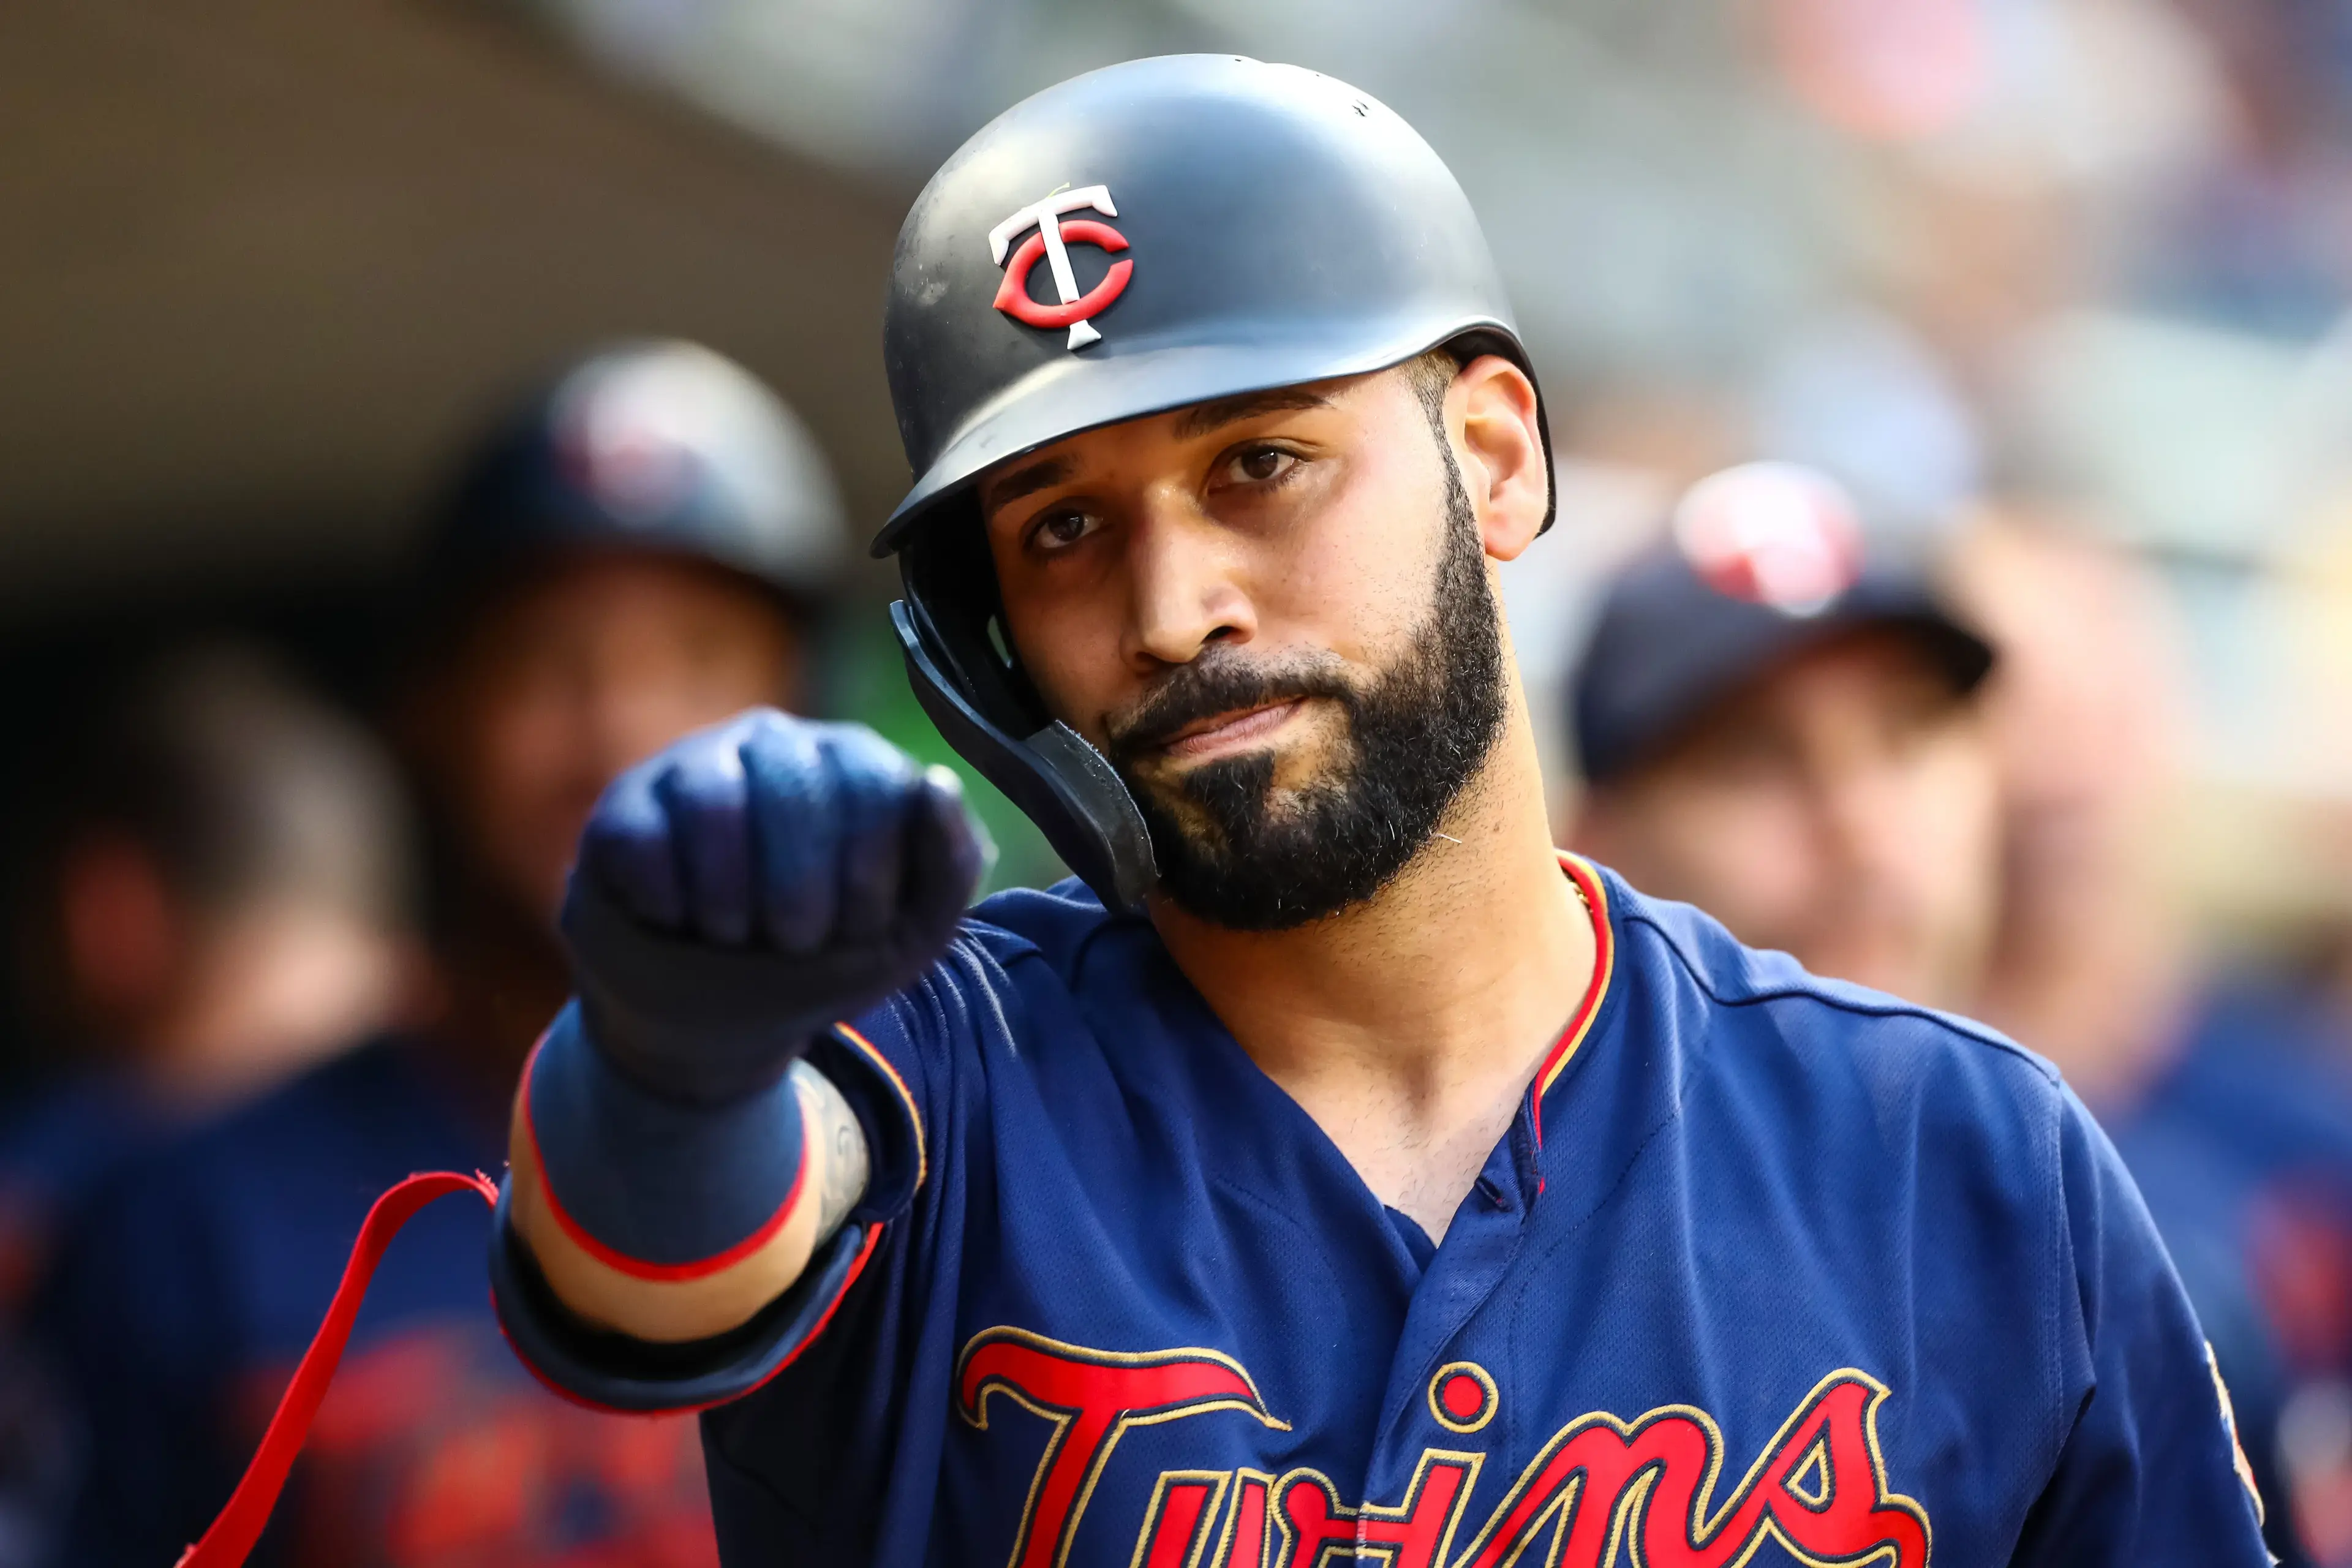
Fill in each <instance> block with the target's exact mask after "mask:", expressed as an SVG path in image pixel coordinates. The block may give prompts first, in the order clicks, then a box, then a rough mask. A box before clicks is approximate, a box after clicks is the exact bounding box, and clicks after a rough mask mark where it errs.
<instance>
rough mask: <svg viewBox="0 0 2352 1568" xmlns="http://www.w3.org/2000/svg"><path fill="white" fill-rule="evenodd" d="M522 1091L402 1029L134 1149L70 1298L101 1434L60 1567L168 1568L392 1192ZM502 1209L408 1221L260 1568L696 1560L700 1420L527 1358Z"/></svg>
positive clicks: (479, 1148) (91, 1451) (499, 1126)
mask: <svg viewBox="0 0 2352 1568" xmlns="http://www.w3.org/2000/svg"><path fill="white" fill-rule="evenodd" d="M504 1133H505V1127H504V1116H503V1108H502V1107H501V1106H499V1104H497V1103H496V1100H495V1097H494V1096H489V1095H485V1094H483V1093H481V1092H480V1091H479V1090H478V1089H472V1088H470V1087H469V1086H468V1084H467V1082H466V1081H464V1080H462V1079H459V1078H458V1077H457V1076H456V1075H453V1074H451V1073H449V1072H448V1071H446V1068H444V1067H443V1066H442V1064H441V1063H440V1061H439V1059H438V1058H436V1057H434V1056H433V1055H432V1054H431V1053H430V1052H429V1051H427V1050H426V1049H425V1048H424V1047H422V1046H421V1045H420V1044H419V1043H418V1042H416V1041H414V1040H405V1039H383V1040H378V1041H375V1042H373V1043H372V1044H369V1045H366V1046H363V1047H361V1048H359V1049H357V1050H354V1051H352V1052H351V1053H349V1054H347V1055H345V1056H342V1057H341V1058H338V1059H336V1060H333V1061H331V1062H328V1063H325V1064H323V1065H321V1066H320V1067H319V1068H315V1069H313V1070H311V1071H310V1072H307V1073H305V1074H303V1075H302V1076H300V1077H299V1078H298V1079H294V1080H293V1081H291V1082H289V1083H288V1084H286V1085H284V1086H282V1087H280V1088H278V1089H274V1090H272V1091H270V1092H269V1093H268V1094H266V1095H264V1096H263V1097H261V1098H260V1099H259V1100H256V1101H254V1102H253V1103H251V1104H249V1105H247V1106H245V1107H244V1108H242V1109H240V1110H236V1111H235V1112H233V1113H231V1114H229V1115H228V1116H226V1118H224V1119H222V1120H219V1121H215V1122H213V1123H211V1124H209V1125H207V1126H205V1127H202V1128H200V1129H197V1130H194V1131H191V1132H190V1133H188V1134H187V1135H185V1136H184V1137H182V1138H180V1139H178V1140H177V1141H175V1142H172V1143H171V1144H169V1145H167V1146H164V1147H161V1148H158V1149H157V1150H155V1151H153V1152H151V1153H149V1154H147V1155H145V1156H143V1157H141V1158H139V1159H136V1160H134V1161H133V1162H131V1163H130V1164H128V1165H127V1166H125V1167H124V1168H123V1169H122V1170H121V1171H120V1172H119V1173H117V1174H116V1175H115V1176H114V1177H113V1178H111V1179H110V1181H108V1182H107V1183H105V1184H103V1185H102V1186H101V1187H100V1190H99V1191H98V1192H97V1193H96V1194H95V1195H93V1197H92V1198H91V1199H90V1201H89V1205H87V1207H86V1208H85V1210H84V1212H83V1214H82V1215H81V1217H80V1218H79V1221H78V1223H77V1224H76V1225H75V1226H73V1228H72V1230H71V1231H70V1233H69V1235H68V1241H67V1244H66V1247H65V1249H64V1252H63V1255H62V1256H61V1258H60V1261H59V1265H58V1275H57V1278H56V1279H55V1281H54V1283H53V1284H52V1285H51V1287H50V1291H49V1295H48V1298H47V1300H46V1301H45V1302H44V1303H43V1306H42V1309H41V1318H42V1321H43V1326H44V1327H45V1328H46V1330H47V1334H46V1338H47V1340H48V1341H49V1342H50V1343H51V1345H52V1346H53V1348H54V1350H55V1352H56V1356H57V1363H58V1366H59V1368H60V1370H61V1371H62V1372H63V1373H64V1374H65V1383H66V1393H67V1396H68V1408H67V1410H66V1411H65V1415H66V1417H67V1419H68V1423H69V1425H70V1426H71V1427H72V1428H73V1429H74V1430H75V1431H76V1432H77V1433H78V1434H79V1437H78V1441H77V1442H76V1444H75V1447H76V1450H77V1452H76V1456H75V1458H76V1468H77V1470H78V1472H79V1478H78V1485H77V1486H76V1487H75V1489H74V1491H75V1494H76V1495H75V1500H74V1502H73V1505H72V1508H71V1514H70V1518H69V1519H68V1521H66V1525H65V1530H64V1539H63V1541H62V1542H61V1544H60V1548H59V1551H58V1556H57V1558H56V1561H57V1562H58V1563H60V1564H61V1565H63V1564H70V1565H71V1568H118V1565H119V1568H165V1565H167V1564H169V1563H173V1562H174V1561H176V1560H177V1558H178V1556H179V1554H180V1552H181V1551H182V1550H183V1549H184V1547H186V1546H187V1544H188V1543H189V1542H193V1541H194V1540H195V1539H196V1538H197V1537H198V1536H199V1535H201V1534H202V1533H203V1532H204V1530H205V1526H206V1525H208V1524H209V1523H211V1521H212V1519H213V1516H214V1515H215V1513H216V1512H217V1511H218V1510H219V1509H220V1507H221V1505H222V1503H223V1502H225V1501H226V1500H227V1498H228V1495H229V1492H230V1490H231V1489H232V1488H233V1487H234V1486H235V1484H236V1479H237V1477H238V1476H239V1475H240V1474H241V1473H242V1472H243V1470H244V1468H245V1466H246V1463H247V1460H248V1459H249V1458H251V1457H252V1453H253V1449H254V1446H255V1443H256V1441H257V1439H258V1437H259V1436H260V1435H261V1432H262V1429H263V1427H264V1426H266V1425H267V1424H268V1419H269V1415H270V1413H271V1411H272V1409H273V1407H274V1406H275V1405H276V1403H277V1399H278V1394H279V1392H280V1391H281V1390H282V1388H283V1387H284V1385H285V1382H286V1379H287V1377H288V1376H289V1374H290V1373H291V1372H292V1370H293V1368H294V1365H295V1363H297V1362H298V1361H299V1359H300V1357H301V1355H302V1352H303V1351H304V1349H305V1348H306V1347H307V1346H308V1345H309V1343H310V1338H311V1336H312V1335H313V1334H314V1333H316V1332H317V1331H318V1328H319V1323H320V1318H321V1317H323V1316H324V1314H325V1312H326V1310H327V1304H328V1301H329V1300H330V1299H331V1297H332V1296H333V1294H334V1290H335V1283H336V1279H337V1278H338V1277H339V1276H340V1275H341V1271H342V1268H343V1263H344V1260H345V1258H346V1257H347V1256H348V1254H349V1253H350V1251H351V1248H352V1241H353V1239H354V1238H355V1237H357V1236H358V1234H359V1229H360V1224H361V1221H362V1219H363V1218H364V1217H365V1215H366V1214H367V1212H368V1208H369V1205H371V1204H373V1202H374V1200H375V1199H376V1197H377V1196H378V1195H379V1194H382V1193H383V1191H384V1189H385V1188H387V1187H389V1186H390V1185H392V1184H394V1183H395V1182H397V1181H399V1180H400V1179H401V1178H403V1177H404V1176H406V1175H408V1174H409V1173H411V1172H414V1171H417V1170H420V1169H432V1168H436V1167H439V1168H449V1169H456V1170H460V1171H468V1170H474V1169H478V1168H486V1169H489V1170H496V1169H497V1168H498V1163H499V1161H500V1160H501V1159H502V1158H503V1153H504V1147H505V1137H504ZM487 1235H488V1226H486V1225H485V1224H484V1220H483V1215H482V1213H481V1211H480V1210H479V1208H478V1207H475V1206H474V1205H457V1204H440V1205H435V1206H433V1207H432V1208H429V1209H427V1210H425V1212H424V1213H423V1214H421V1215H418V1216H417V1217H416V1218H415V1220H413V1221H412V1222H411V1223H410V1224H409V1225H408V1226H407V1227H406V1228H405V1229H404V1231H403V1232H402V1233H401V1235H400V1237H398V1239H397V1240H395V1241H394V1244H393V1246H392V1249H391V1251H390V1252H389V1253H388V1254H387V1255H386V1258H385V1259H384V1263H383V1269H382V1271H381V1272H380V1273H379V1274H378V1276H377V1278H376V1282H375V1286H374V1288H373V1289H372V1290H371V1291H370V1292H369V1294H368V1299H367V1302H366V1305H365V1307H364V1309H363V1310H362V1312H361V1314H360V1319H359V1323H358V1326H357V1329H356V1331H355V1332H354V1334H353V1336H352V1346H351V1350H350V1352H349V1354H348V1355H347V1356H346V1358H345V1360H344V1362H343V1364H342V1368H341V1372H340V1373H338V1374H337V1376H336V1379H335V1383H334V1386H333V1388H332V1389H331V1391H330V1393H329V1394H328V1396H327V1400H326V1402H325V1404H324V1405H323V1406H322V1407H321V1409H320V1413H319V1416H318V1419H317V1422H316V1423H315V1424H314V1425H313V1426H312V1427H311V1429H310V1442H309V1444H308V1445H307V1447H306V1448H305V1450H304V1453H303V1455H302V1458H301V1460H300V1462H299V1465H298V1466H297V1468H296V1472H295V1476H294V1479H293V1484H292V1486H291V1488H290V1489H289V1492H288V1494H287V1497H286V1500H285V1501H284V1503H283V1504H282V1505H281V1506H280V1507H279V1509H278V1514H277V1517H276V1518H275V1519H274V1521H272V1523H271V1525H270V1528H269V1531H268V1534H267V1535H266V1536H265V1537H264V1540H263V1543H262V1550H261V1551H260V1552H257V1554H256V1556H255V1557H254V1559H253V1562H254V1563H255V1564H256V1568H260V1565H262V1564H269V1565H272V1568H488V1565H490V1564H497V1565H498V1568H585V1565H587V1564H592V1563H593V1564H596V1565H598V1568H694V1565H695V1564H698V1563H709V1562H710V1561H711V1560H712V1558H713V1555H714V1554H713V1552H712V1548H711V1544H710V1526H709V1506H708V1501H707V1498H706V1493H705V1488H704V1486H703V1482H702V1478H701V1475H700V1473H699V1472H700V1469H701V1466H700V1464H699V1463H698V1459H699V1455H698V1448H697V1445H696V1442H695V1433H694V1426H693V1423H692V1422H690V1421H682V1420H678V1419H675V1418H672V1419H668V1420H663V1421H642V1420H640V1421H621V1420H616V1419H614V1417H612V1416H609V1415H601V1414H598V1413H596V1412H593V1411H589V1410H584V1409H582V1408H580V1407H579V1406H577V1405H573V1404H571V1403H569V1402H567V1401H565V1400H562V1399H561V1398H558V1397H557V1396H556V1395H554V1394H551V1393H550V1392H548V1391H547V1390H546V1389H544V1388H542V1387H541V1386H540V1385H539V1384H537V1383H536V1382H534V1381H533V1380H532V1379H531V1378H530V1375H529V1374H528V1373H527V1372H526V1371H525V1370H524V1368H522V1367H521V1366H520V1365H518V1364H517V1363H516V1361H515V1358H514V1357H513V1355H512V1354H510V1353H509V1352H508V1351H507V1349H506V1346H505V1344H504V1342H503V1341H502V1339H501V1337H500V1335H499V1328H498V1323H497V1320H496V1317H495V1315H494V1314H493V1312H492V1310H491V1308H490V1302H489V1296H488V1290H487V1289H486V1288H485V1284H484V1279H483V1268H482V1258H483V1252H484V1248H485V1246H486V1240H485V1237H486V1236H487Z"/></svg>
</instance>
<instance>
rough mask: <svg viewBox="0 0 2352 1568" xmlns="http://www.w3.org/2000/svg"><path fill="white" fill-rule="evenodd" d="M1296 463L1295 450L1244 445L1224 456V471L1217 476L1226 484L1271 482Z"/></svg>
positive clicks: (1297, 460) (1283, 474) (1261, 483)
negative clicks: (1226, 456)
mask: <svg viewBox="0 0 2352 1568" xmlns="http://www.w3.org/2000/svg"><path fill="white" fill-rule="evenodd" d="M1298 463H1299V458H1298V455H1297V453H1296V452H1291V451H1286V450H1285V449H1284V448H1282V447H1264V446H1253V447H1242V448H1241V449H1240V450H1239V451H1236V452H1234V453H1233V454H1232V455H1231V456H1229V457H1228V458H1226V459H1225V463H1224V471H1223V474H1221V475H1220V476H1219V477H1220V478H1222V479H1224V481H1225V482H1226V483H1228V484H1236V485H1265V484H1272V483H1274V482H1275V481H1276V480H1277V479H1282V478H1283V477H1284V476H1285V475H1286V474H1288V473H1289V472H1290V470H1291V469H1293V468H1297V466H1298Z"/></svg>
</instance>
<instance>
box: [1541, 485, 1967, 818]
mask: <svg viewBox="0 0 2352 1568" xmlns="http://www.w3.org/2000/svg"><path fill="white" fill-rule="evenodd" d="M1879 626H1884V627H1890V628H1894V629H1896V630H1899V631H1904V632H1907V633H1909V634H1911V635H1912V636H1913V637H1916V639H1917V642H1918V646H1919V647H1920V649H1921V650H1922V652H1924V653H1925V654H1926V655H1927V658H1929V659H1930V660H1932V661H1933V662H1934V664H1935V665H1936V666H1937V668H1939V669H1941V670H1942V671H1944V673H1945V674H1946V675H1948V677H1949V678H1950V679H1951V682H1952V686H1953V689H1954V690H1956V691H1960V692H1967V691H1970V690H1973V689H1975V688H1976V686H1977V683H1978V682H1979V681H1980V680H1982V679H1984V677H1985V673H1986V672H1987V671H1988V670H1989V669H1990V668H1992V659H1993V652H1992V648H1991V647H1990V646H1989V645H1988V644H1987V643H1986V642H1985V640H1984V639H1983V638H1982V637H1979V636H1978V635H1977V633H1976V632H1974V631H1973V630H1971V629H1970V628H1969V626H1968V625H1967V624H1966V622H1964V621H1963V620H1962V619H1961V618H1960V617H1959V616H1957V615H1956V614H1955V613H1954V612H1953V610H1952V609H1951V607H1950V606H1949V605H1948V604H1947V603H1946V602H1945V600H1944V598H1943V597H1942V596H1941V595H1939V594H1938V593H1937V591H1936V588H1935V585H1934V584H1933V583H1932V582H1931V581H1930V580H1929V578H1928V577H1927V574H1926V573H1925V572H1924V571H1922V570H1921V569H1920V567H1919V565H1918V563H1916V561H1914V560H1912V559H1910V558H1907V557H1906V556H1904V555H1902V554H1900V553H1898V552H1894V551H1891V550H1884V549H1882V550H1877V551H1868V550H1866V549H1865V539H1864V530H1863V528H1862V524H1861V520H1860V519H1859V518H1858V517H1857V516H1856V514H1855V511H1854V509H1853V502H1852V501H1851V500H1848V498H1847V496H1846V494H1845V491H1844V490H1843V489H1842V488H1840V487H1839V486H1838V485H1837V483H1836V482H1835V481H1833V480H1832V479H1829V478H1828V477H1827V476H1825V475H1823V474H1821V473H1818V472H1816V471H1815V470H1813V469H1811V468H1801V467H1800V466H1798V465H1796V464H1793V463H1749V464H1745V465H1743V466H1741V467H1739V468H1727V469H1725V470H1724V471H1723V472H1721V473H1718V474H1716V475H1713V476H1711V477H1710V478H1707V479H1702V480H1700V481H1699V482H1698V483H1697V484H1696V485H1694V486H1693V487H1691V489H1690V491H1689V492H1688V493H1687V494H1686V495H1685V497H1684V498H1683V500H1682V502H1681V504H1680V505H1679V506H1678V507H1677V508H1676V509H1675V516H1674V525H1673V530H1672V536H1671V538H1669V539H1668V540H1667V541H1666V542H1664V543H1662V544H1660V545H1658V546H1656V547H1655V548H1654V549H1652V550H1650V551H1647V552H1643V554H1642V555H1640V556H1638V557H1636V558H1635V559H1634V561H1633V563H1630V564H1629V565H1627V566H1626V567H1625V568H1624V569H1623V570H1622V571H1621V572H1619V573H1618V574H1617V575H1616V576H1615V577H1613V578H1612V580H1611V582H1610V584H1609V586H1608V588H1607V589H1606V590H1605V592H1604V594H1603V595H1602V599H1601V611H1600V614H1599V616H1598V617H1597V618H1596V620H1595V622H1594V626H1593V630H1592V635H1591V638H1590V640H1589V641H1588V642H1587V643H1586V645H1585V650H1584V655H1583V658H1581V659H1580V661H1579V663H1578V666H1577V669H1576V676H1575V679H1574V681H1573V682H1572V684H1571V688H1570V725H1571V728H1572V730H1573V731H1574V734H1575V737H1576V749H1577V757H1578V761H1579V763H1580V765H1581V768H1582V771H1583V773H1584V776H1585V777H1586V778H1587V779H1589V780H1591V781H1593V782H1595V783H1600V782H1604V781H1607V780H1609V779H1612V778H1615V777H1617V776H1619V775H1621V774H1622V773H1625V772H1627V771H1628V770H1630V769H1632V768H1634V767H1636V766H1639V765H1640V764H1641V763H1644V762H1647V761H1649V760H1650V759H1651V758H1653V757H1654V756H1656V755H1657V754H1658V752H1660V751H1661V750H1663V749H1664V747H1665V746H1666V745H1667V744H1669V743H1670V742H1673V741H1674V740H1675V739H1676V738H1677V737H1679V736H1680V735H1682V734H1683V733H1684V732H1685V731H1686V729H1687V727H1688V726H1689V725H1691V724H1692V723H1694V722H1695V721H1697V720H1698V719H1700V718H1701V717H1703V716H1704V715H1705V714H1706V712H1707V710H1709V709H1711V708H1713V707H1714V706H1715V705H1716V704H1717V703H1718V702H1720V701H1722V700H1724V699H1725V698H1727V697H1728V696H1730V695H1731V694H1732V693H1733V692H1734V691H1736V690H1738V689H1739V687H1741V686H1742V685H1744V684H1745V683H1747V682H1748V681H1750V680H1753V679H1756V678H1757V677H1758V676H1759V675H1760V674H1762V673H1764V672H1765V671H1766V670H1768V669H1769V668H1772V667H1773V666H1774V665H1776V664H1778V663H1780V662H1781V661H1782V660H1785V659H1787V658H1790V656H1791V655H1793V654H1796V653H1798V652H1801V651H1802V650H1803V649H1806V648H1809V647H1815V646H1817V645H1819V644H1821V643H1822V642H1825V641H1828V640H1829V639H1831V638H1832V637H1840V636H1843V635H1845V634H1848V633H1851V632H1853V631H1856V630H1860V629H1863V628H1866V627H1879Z"/></svg>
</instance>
